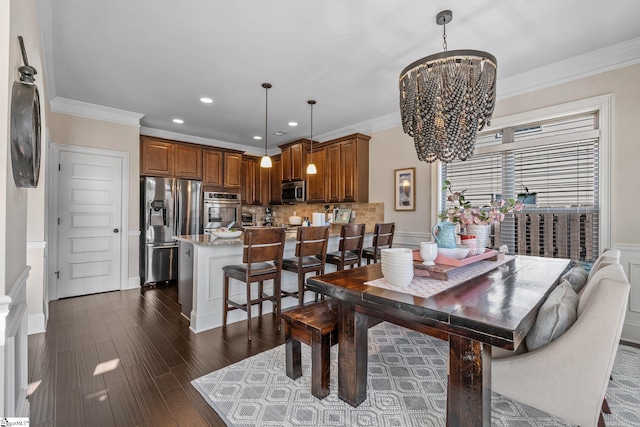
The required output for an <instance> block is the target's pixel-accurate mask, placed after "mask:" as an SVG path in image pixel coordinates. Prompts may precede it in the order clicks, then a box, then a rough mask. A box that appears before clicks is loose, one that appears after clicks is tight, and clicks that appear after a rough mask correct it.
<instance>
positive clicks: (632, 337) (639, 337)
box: [621, 321, 640, 344]
mask: <svg viewBox="0 0 640 427" xmlns="http://www.w3.org/2000/svg"><path fill="white" fill-rule="evenodd" d="M621 339H622V340H623V341H629V342H632V343H634V344H640V324H638V323H635V322H629V321H625V322H624V325H623V326H622V338H621Z"/></svg>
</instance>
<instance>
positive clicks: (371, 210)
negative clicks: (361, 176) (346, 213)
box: [242, 203, 384, 233]
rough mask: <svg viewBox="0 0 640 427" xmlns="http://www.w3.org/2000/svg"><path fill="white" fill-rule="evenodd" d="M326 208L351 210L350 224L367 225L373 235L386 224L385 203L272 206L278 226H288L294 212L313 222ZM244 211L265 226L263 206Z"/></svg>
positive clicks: (243, 207) (244, 206)
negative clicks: (378, 224)
mask: <svg viewBox="0 0 640 427" xmlns="http://www.w3.org/2000/svg"><path fill="white" fill-rule="evenodd" d="M325 206H326V207H327V209H329V211H330V212H333V211H332V210H331V207H333V208H341V209H351V212H352V218H351V221H350V222H353V223H357V224H365V228H366V232H367V233H373V231H374V228H375V225H376V224H377V223H379V222H384V203H334V204H329V203H327V204H326V205H319V204H306V203H300V204H297V205H273V206H271V212H272V214H273V216H274V217H275V218H276V223H277V224H287V223H288V222H289V217H290V216H293V214H294V212H295V214H296V215H298V216H301V217H303V218H304V217H305V216H306V217H309V220H310V221H311V220H312V218H313V213H314V212H325V209H324V208H325ZM242 210H243V212H251V213H255V214H256V221H257V224H256V225H263V223H264V216H265V208H264V207H263V206H251V205H243V206H242ZM353 212H355V219H354V218H353ZM332 227H336V228H339V227H340V225H338V224H336V225H333V226H332Z"/></svg>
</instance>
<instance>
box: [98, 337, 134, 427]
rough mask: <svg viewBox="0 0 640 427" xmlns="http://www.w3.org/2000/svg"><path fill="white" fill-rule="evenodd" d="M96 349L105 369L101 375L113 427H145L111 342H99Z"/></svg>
mask: <svg viewBox="0 0 640 427" xmlns="http://www.w3.org/2000/svg"><path fill="white" fill-rule="evenodd" d="M96 347H97V350H98V358H99V360H100V363H102V364H104V367H105V368H104V369H105V371H104V373H103V374H102V375H103V377H104V382H105V384H106V386H107V393H108V395H109V403H110V405H111V409H112V410H113V419H114V422H115V425H117V426H123V427H124V426H144V425H146V423H145V421H144V417H143V416H142V412H140V408H139V407H138V404H137V402H136V398H135V396H134V394H133V390H132V389H131V386H130V385H129V380H128V379H127V375H126V374H125V372H124V369H123V367H122V365H121V364H120V359H119V357H118V352H117V350H116V347H115V345H114V344H113V341H101V342H99V343H96Z"/></svg>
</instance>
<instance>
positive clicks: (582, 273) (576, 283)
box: [562, 266, 589, 293]
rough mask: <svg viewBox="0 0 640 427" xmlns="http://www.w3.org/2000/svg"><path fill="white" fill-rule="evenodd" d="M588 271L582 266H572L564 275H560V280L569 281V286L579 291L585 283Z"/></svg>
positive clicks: (576, 291)
mask: <svg viewBox="0 0 640 427" xmlns="http://www.w3.org/2000/svg"><path fill="white" fill-rule="evenodd" d="M588 276H589V273H587V270H585V269H584V268H582V267H579V266H578V267H573V268H572V269H571V270H569V271H568V272H567V273H566V274H565V275H564V276H562V280H566V281H568V282H569V283H571V287H572V288H573V290H574V292H575V293H578V292H580V289H582V287H583V286H584V284H585V283H587V277H588Z"/></svg>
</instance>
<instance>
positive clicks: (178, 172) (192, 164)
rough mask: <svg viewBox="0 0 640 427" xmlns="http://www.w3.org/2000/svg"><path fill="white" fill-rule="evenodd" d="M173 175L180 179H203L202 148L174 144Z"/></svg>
mask: <svg viewBox="0 0 640 427" xmlns="http://www.w3.org/2000/svg"><path fill="white" fill-rule="evenodd" d="M174 156H175V167H174V170H173V175H174V176H176V177H179V178H190V179H202V147H198V146H195V145H187V144H174Z"/></svg>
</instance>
